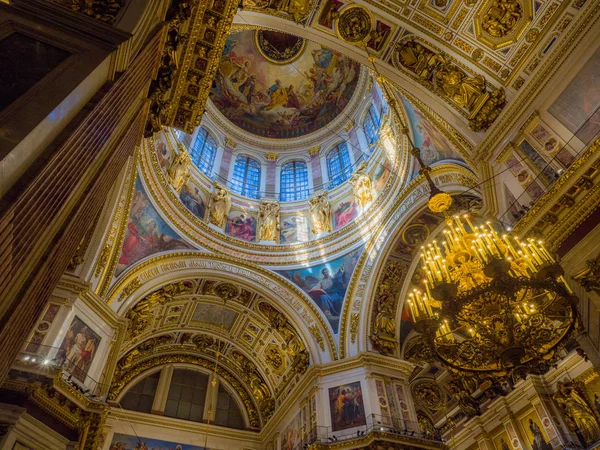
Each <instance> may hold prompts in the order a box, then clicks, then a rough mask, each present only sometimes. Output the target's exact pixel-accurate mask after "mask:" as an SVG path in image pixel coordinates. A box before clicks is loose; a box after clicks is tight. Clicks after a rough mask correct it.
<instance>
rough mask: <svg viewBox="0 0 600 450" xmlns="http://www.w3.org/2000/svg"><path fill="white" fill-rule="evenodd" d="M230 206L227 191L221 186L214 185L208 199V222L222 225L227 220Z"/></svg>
mask: <svg viewBox="0 0 600 450" xmlns="http://www.w3.org/2000/svg"><path fill="white" fill-rule="evenodd" d="M230 206H231V199H230V198H229V192H227V190H226V189H225V188H222V187H221V186H215V190H214V191H213V193H212V196H211V199H210V212H209V223H212V224H215V225H216V226H218V227H223V226H224V225H225V221H226V220H227V214H229V207H230Z"/></svg>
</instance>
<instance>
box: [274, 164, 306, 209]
mask: <svg viewBox="0 0 600 450" xmlns="http://www.w3.org/2000/svg"><path fill="white" fill-rule="evenodd" d="M280 181H281V194H280V196H279V199H280V200H281V201H282V202H291V201H294V200H302V199H305V198H306V197H308V169H307V167H306V163H305V162H304V161H291V162H288V163H285V164H284V165H283V166H282V167H281V177H280Z"/></svg>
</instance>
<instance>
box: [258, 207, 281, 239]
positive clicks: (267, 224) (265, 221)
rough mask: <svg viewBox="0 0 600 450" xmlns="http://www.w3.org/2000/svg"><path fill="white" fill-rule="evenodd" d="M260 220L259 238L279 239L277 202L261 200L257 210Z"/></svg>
mask: <svg viewBox="0 0 600 450" xmlns="http://www.w3.org/2000/svg"><path fill="white" fill-rule="evenodd" d="M258 218H259V220H260V240H261V241H274V242H278V241H279V203H277V202H262V203H261V204H260V211H259V212H258Z"/></svg>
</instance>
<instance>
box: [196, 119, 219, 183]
mask: <svg viewBox="0 0 600 450" xmlns="http://www.w3.org/2000/svg"><path fill="white" fill-rule="evenodd" d="M190 153H191V155H192V161H193V162H194V164H196V166H197V167H198V169H200V172H202V173H203V174H204V175H207V176H210V173H211V171H212V168H213V163H214V162H215V154H216V153H217V142H216V141H215V140H214V138H213V137H212V136H211V135H210V134H208V131H206V130H205V129H204V128H200V130H198V135H197V136H196V141H195V142H194V145H193V146H192V150H191V151H190Z"/></svg>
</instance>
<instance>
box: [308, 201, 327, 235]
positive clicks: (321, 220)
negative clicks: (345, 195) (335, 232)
mask: <svg viewBox="0 0 600 450" xmlns="http://www.w3.org/2000/svg"><path fill="white" fill-rule="evenodd" d="M308 204H309V208H310V221H311V224H312V232H313V233H314V234H321V233H325V232H329V231H331V229H332V228H331V209H330V207H329V200H328V199H327V192H322V193H321V194H319V195H316V196H314V197H313V198H311V199H310V200H309V201H308Z"/></svg>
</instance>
